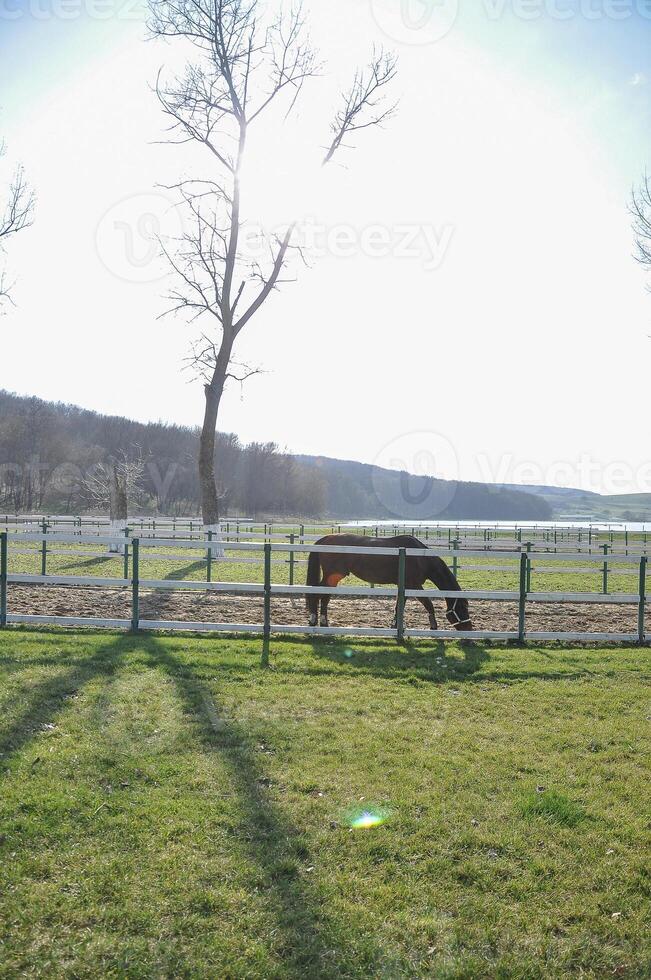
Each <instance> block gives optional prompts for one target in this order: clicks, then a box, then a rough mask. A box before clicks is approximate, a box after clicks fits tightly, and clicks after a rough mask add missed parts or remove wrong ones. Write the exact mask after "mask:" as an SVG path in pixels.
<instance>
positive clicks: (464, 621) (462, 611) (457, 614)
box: [445, 599, 473, 632]
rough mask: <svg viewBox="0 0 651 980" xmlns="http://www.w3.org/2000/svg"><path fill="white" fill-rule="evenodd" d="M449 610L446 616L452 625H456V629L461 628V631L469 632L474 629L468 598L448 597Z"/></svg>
mask: <svg viewBox="0 0 651 980" xmlns="http://www.w3.org/2000/svg"><path fill="white" fill-rule="evenodd" d="M447 604H448V611H447V612H446V614H445V617H446V619H447V621H448V623H450V625H451V626H454V628H455V630H460V631H461V632H469V631H470V630H472V629H473V625H472V620H471V619H470V610H469V609H468V600H467V599H448V600H447Z"/></svg>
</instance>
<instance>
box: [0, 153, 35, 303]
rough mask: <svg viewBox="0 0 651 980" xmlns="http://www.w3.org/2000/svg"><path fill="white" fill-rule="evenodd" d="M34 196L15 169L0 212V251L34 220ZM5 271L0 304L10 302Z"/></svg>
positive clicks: (0, 282) (0, 281)
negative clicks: (5, 201)
mask: <svg viewBox="0 0 651 980" xmlns="http://www.w3.org/2000/svg"><path fill="white" fill-rule="evenodd" d="M4 153H5V146H4V143H2V144H0V157H2V156H3V155H4ZM34 206H35V197H34V192H33V191H32V189H31V188H30V186H29V185H28V183H27V180H26V178H25V172H24V170H23V168H22V167H18V169H17V170H16V171H15V173H14V176H13V178H12V181H11V183H10V185H9V192H8V196H7V203H6V205H5V209H4V212H3V213H2V214H0V251H4V249H5V247H6V243H7V242H8V240H9V239H10V237H11V236H12V235H17V234H18V233H19V232H20V231H23V230H24V229H25V228H29V227H30V225H31V224H32V223H33V220H34ZM12 286H13V283H9V282H8V281H7V278H6V273H5V272H4V270H3V271H0V304H1V303H2V301H5V300H8V301H9V302H11V296H10V293H11V287H12Z"/></svg>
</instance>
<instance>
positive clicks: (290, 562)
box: [289, 534, 296, 585]
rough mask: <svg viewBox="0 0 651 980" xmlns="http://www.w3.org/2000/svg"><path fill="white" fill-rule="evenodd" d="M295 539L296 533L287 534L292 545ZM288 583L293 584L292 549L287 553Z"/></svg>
mask: <svg viewBox="0 0 651 980" xmlns="http://www.w3.org/2000/svg"><path fill="white" fill-rule="evenodd" d="M295 541H296V535H295V534H290V536H289V543H290V545H294V544H295ZM289 584H290V585H293V584H294V552H293V551H290V553H289Z"/></svg>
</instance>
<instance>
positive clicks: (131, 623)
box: [0, 531, 650, 644]
mask: <svg viewBox="0 0 651 980" xmlns="http://www.w3.org/2000/svg"><path fill="white" fill-rule="evenodd" d="M25 541H31V542H34V543H35V544H36V545H37V547H38V548H40V549H41V554H43V553H44V554H45V555H47V551H46V550H45V549H47V545H48V541H49V542H50V543H53V542H56V543H58V544H79V542H80V541H82V542H86V541H88V542H91V543H92V544H95V545H106V546H109V545H113V544H116V543H118V544H124V543H125V538H124V537H122V536H119V537H116V536H105V535H92V536H88V535H82V536H81V537H80V536H79V535H78V534H76V535H72V534H68V535H66V534H52V533H43V532H40V533H37V532H22V533H20V532H18V533H11V532H7V531H2V532H0V627H6V626H7V625H11V624H32V625H65V626H91V627H110V628H117V629H128V630H133V631H139V630H185V631H202V632H226V633H257V634H262V635H263V636H264V637H266V638H268V637H270V636H271V635H272V634H276V633H284V634H292V633H295V634H303V635H309V636H319V635H326V636H328V635H329V636H335V635H336V636H369V637H374V636H376V637H393V638H395V639H396V640H398V641H399V642H401V641H402V640H403V639H404V638H406V637H422V638H434V637H437V638H441V639H452V638H457V639H458V638H459V634H458V633H456V632H455V631H453V630H426V629H406V628H405V625H404V601H405V599H409V598H423V597H430V598H447V597H450V598H457V599H458V598H466V599H467V600H468V601H470V602H473V601H477V602H481V601H493V602H508V603H517V607H518V627H517V630H513V631H495V630H477V631H474V632H473V633H472V634H468V636H469V637H472V638H474V639H497V640H518V641H520V642H525V641H526V640H535V641H539V640H570V641H573V640H576V641H600V642H628V643H637V644H645V643H647V642H648V641H649V639H650V638H649V636H648V635H647V633H646V601H647V571H648V558H647V556H646V555H639V556H632V555H611V556H609V557H608V558H607V559H606V563H607V566H610V565H611V564H614V565H627V566H628V574H629V575H630V574H631V573H632V572H634V573H635V574H636V575H637V581H638V589H637V591H636V592H629V593H619V594H614V595H613V594H611V595H607V594H601V593H592V592H590V593H583V592H537V591H532V589H531V574H532V563H533V560H534V559H533V557H532V554H531V553H530V552H528V551H526V550H522V551H512V552H505V551H500V553H499V554H500V558H502V559H506V560H511V561H513V562H515V563H517V567H518V582H519V585H518V589H517V590H504V589H503V590H463V591H461V592H456V591H455V592H446V591H440V590H433V589H430V590H410V589H406V588H405V584H404V583H405V563H406V560H407V557H409V556H416V557H424V556H428V555H432V556H439V557H444V558H446V559H449V558H450V557H451V558H452V559H453V561H457V562H458V561H460V560H461V559H467V558H472V557H477V558H483V559H485V558H486V551H485V550H479V551H471V550H457V549H454V550H451V551H449V550H446V551H443V552H442V551H441V550H440V549H427V550H422V549H405V548H400V549H396V548H376V547H374V548H362V547H352V548H351V547H346V548H344V547H333V546H331V545H327V546H315V545H314V544H311V543H304V542H290V543H287V544H285V543H283V544H281V543H271V542H265V543H263V544H260V543H256V542H252V541H233V542H231V543H230V544H229V545H228V548H229V550H231V551H235V552H243V553H244V555H246V553H247V552H252V551H258V552H259V551H262V553H263V567H264V574H263V580H262V582H212V581H210V580H208V581H205V582H203V581H195V580H187V579H185V580H170V579H148V578H146V577H143V576H142V575H141V573H140V558H141V554H142V552H143V551H144V550H145V549H147V548H156V547H159V548H160V547H163V548H174V549H187V550H190V549H194V550H197V549H198V548H200V549H201V550H202V551H203V550H204V549H206V550H207V551H208V552H209V557H208V559H207V560H208V562H209V564H210V562H211V561H212V560H216V559H212V552H213V550H214V551H217V549H221V548H222V544H221V543H219V544H217V543H214V542H207V541H204V542H203V543H201V542H197V541H194V540H180V539H179V538H160V537H152V536H149V537H138V536H133V537H131V536H130V537H129V538H128V544H127V551H126V554H125V558H124V561H125V565H124V576H123V577H122V578H102V577H96V576H76V575H75V576H69V575H50V574H47V570H46V568H45V566H44V565H43V567H42V569H41V574H40V575H38V574H20V573H11V574H10V572H9V555H10V548H12V547H14V546H15V545H16V544H21V543H23V542H25ZM312 551H315V552H325V553H333V552H336V553H340V554H372V555H376V556H379V555H385V556H393V557H397V558H398V563H399V585H398V587H397V588H394V587H391V588H389V587H387V588H385V587H352V586H351V587H347V586H339V587H338V588H336V589H333V588H327V587H325V586H312V587H308V586H305V585H296V584H294V583H293V581H290V584H287V585H284V584H283V585H280V584H276V583H274V582H272V574H271V570H272V563H273V561H274V560H281V561H284V562H287V561H289V562H290V563H291V565H292V567H293V563H294V562H295V561H296V560H297V559H296V557H295V556H296V555H297V554H305V553H306V552H312ZM274 556H276V557H274ZM129 559H130V562H129ZM576 559H580V560H582V561H587V562H599V563H602V562H603V558H602V556H596V555H595V556H590V555H586V554H584V553H581V554H574V553H563V554H557V555H555V556H554V560H555V561H559V562H561V561H562V562H569V561H573V560H576ZM303 560H305V559H303ZM605 574H606V575H607V571H606V573H605ZM208 578H209V577H208ZM13 584H23V585H25V584H29V585H32V584H49V585H54V586H76V587H84V586H86V587H88V586H92V587H101V588H107V589H129V590H130V599H131V615H130V618H129V619H126V618H125V619H108V618H97V617H73V616H59V615H55V616H40V615H27V614H18V613H12V612H11V611H10V609H9V607H10V599H11V595H10V593H11V586H12V585H13ZM142 589H146V590H178V589H181V590H186V591H201V590H203V591H206V592H221V593H227V594H231V595H248V596H251V595H254V596H261V597H262V598H263V600H264V613H263V622H262V623H259V624H255V623H232V622H228V623H223V622H222V623H209V622H184V621H176V620H172V621H167V620H147V619H143V618H142V617H141V615H140V592H141V590H142ZM307 594H313V595H337V596H348V597H352V598H359V597H364V598H373V599H381V598H386V599H393V600H396V601H398V619H397V626H396V628H395V629H393V628H387V629H378V628H372V627H368V628H367V627H309V626H302V625H300V626H299V625H296V626H294V625H292V626H288V625H278V624H275V623H274V622H273V619H272V608H271V600H272V598H273V597H279V596H284V597H299V598H303V597H304V596H305V595H307ZM568 602H569V603H577V604H593V603H603V604H609V605H631V606H635V607H636V608H637V630H636V631H635V632H634V633H604V632H585V631H584V632H578V631H577V632H575V631H560V632H550V631H529V630H527V608H528V606H529V604H531V603H568Z"/></svg>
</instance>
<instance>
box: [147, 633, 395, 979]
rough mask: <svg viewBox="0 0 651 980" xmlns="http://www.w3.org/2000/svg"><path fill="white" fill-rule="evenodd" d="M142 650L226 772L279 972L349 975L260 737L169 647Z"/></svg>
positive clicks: (150, 643)
mask: <svg viewBox="0 0 651 980" xmlns="http://www.w3.org/2000/svg"><path fill="white" fill-rule="evenodd" d="M141 650H142V651H143V652H145V653H146V654H147V655H148V656H149V657H150V661H151V664H152V666H156V667H157V668H159V669H162V670H164V671H165V673H166V674H167V675H168V676H169V677H170V678H171V679H172V681H173V682H174V684H175V686H176V689H177V691H178V694H179V697H180V699H181V702H182V703H183V705H184V708H185V711H186V712H187V713H188V715H190V716H191V717H193V718H194V719H195V720H196V723H197V728H198V732H199V737H200V738H201V741H202V744H203V747H204V749H205V750H206V751H207V752H213V753H218V754H219V756H220V759H221V760H222V761H223V762H224V763H225V764H226V766H227V768H228V772H229V776H230V778H231V780H232V785H233V786H234V787H235V788H236V791H237V794H238V799H239V812H240V814H241V824H240V827H239V832H238V836H239V838H240V839H241V840H242V841H243V842H244V843H245V844H246V846H247V848H248V850H249V855H250V858H251V860H252V861H253V862H254V863H255V864H256V866H257V867H258V868H259V869H260V871H261V872H262V874H263V875H264V886H263V887H264V889H265V890H266V891H268V892H269V894H270V896H271V897H272V899H273V904H275V905H276V907H277V908H278V916H277V921H278V923H279V927H280V930H279V934H280V935H282V939H281V942H280V949H279V953H280V955H281V956H282V959H283V971H284V975H287V976H293V977H297V978H299V977H300V978H303V977H306V976H309V977H332V976H344V975H349V972H350V968H351V965H352V964H354V963H355V957H356V951H355V950H354V949H352V948H351V949H350V950H346V949H344V948H342V946H341V939H340V938H339V939H337V940H336V942H335V940H334V939H333V931H334V930H333V928H332V926H331V925H330V923H329V921H328V916H327V914H326V912H325V910H324V907H323V897H322V896H320V895H319V893H318V890H317V888H316V887H315V886H314V885H313V884H311V882H309V881H308V880H307V879H306V877H305V872H304V871H302V869H303V868H306V867H309V866H310V865H312V864H314V863H315V861H314V859H313V858H312V857H311V855H310V853H309V851H308V850H307V847H306V844H305V840H304V836H303V834H302V833H301V831H300V830H299V829H298V828H297V827H295V826H294V825H293V824H292V823H291V822H290V821H289V820H288V818H287V817H286V816H285V815H284V814H282V813H281V812H279V810H278V808H277V807H276V806H274V804H273V802H272V801H271V800H270V799H269V788H268V786H269V784H268V779H267V778H266V775H265V770H264V769H263V767H262V765H261V764H260V761H259V758H258V755H257V754H256V753H257V750H256V746H257V744H258V743H259V742H260V735H259V732H258V733H257V734H256V737H255V739H254V738H253V736H252V735H251V733H250V732H249V731H247V729H246V728H245V727H244V726H243V725H242V724H240V723H239V722H238V721H236V720H235V719H233V718H232V717H229V716H228V715H227V713H226V712H225V711H224V710H223V708H222V707H221V706H220V705H219V704H217V703H216V702H215V700H214V698H213V695H212V693H211V692H210V691H209V689H208V687H207V686H206V685H205V684H204V683H202V680H201V678H200V677H199V676H197V674H196V673H195V670H194V669H193V667H191V666H190V665H188V664H187V663H183V662H182V661H180V660H179V659H177V657H176V656H175V655H174V654H173V653H172V652H170V650H169V648H168V647H167V646H163V645H162V644H161V643H160V642H158V641H157V640H156V639H154V638H152V637H147V638H146V639H145V640H144V641H143V643H142V645H141ZM265 656H266V662H267V663H268V643H263V660H262V664H263V666H264V664H265ZM271 741H273V740H271ZM379 959H380V955H379V954H378V961H379Z"/></svg>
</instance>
